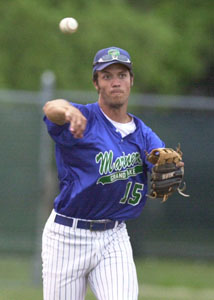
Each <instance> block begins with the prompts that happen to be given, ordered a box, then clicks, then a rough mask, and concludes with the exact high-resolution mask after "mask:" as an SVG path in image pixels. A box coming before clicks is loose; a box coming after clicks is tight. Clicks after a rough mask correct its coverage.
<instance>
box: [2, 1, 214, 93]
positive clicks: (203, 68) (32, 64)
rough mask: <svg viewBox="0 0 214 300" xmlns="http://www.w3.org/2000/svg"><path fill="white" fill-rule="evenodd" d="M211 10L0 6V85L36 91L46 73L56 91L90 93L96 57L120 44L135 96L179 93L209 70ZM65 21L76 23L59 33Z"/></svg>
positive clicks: (99, 4) (95, 4)
mask: <svg viewBox="0 0 214 300" xmlns="http://www.w3.org/2000/svg"><path fill="white" fill-rule="evenodd" d="M196 4H197V5H196ZM212 7H213V4H212V0H196V1H192V0H191V1H184V0H179V1H172V0H163V1H136V2H135V3H133V2H131V1H122V0H117V1H113V0H111V1H108V2H103V1H98V0H94V1H86V0H74V1H72V2H71V1H69V0H64V1H59V0H43V1H42V0H39V1H33V0H17V1H14V0H11V1H9V2H5V1H2V2H1V3H0V10H1V12H2V17H1V25H0V26H1V27H0V44H1V47H0V64H1V68H0V87H1V88H13V89H27V90H32V89H33V90H35V89H36V90H37V89H39V88H40V82H39V79H40V76H41V74H42V72H43V71H45V70H46V69H50V70H53V71H54V72H55V73H56V76H57V88H60V89H85V90H88V89H92V88H93V86H92V84H91V66H92V61H93V56H94V54H95V53H96V51H97V50H99V49H100V48H104V47H108V46H119V47H121V48H125V49H127V50H128V51H129V52H130V54H131V56H132V59H133V64H134V72H135V91H140V92H159V93H183V92H185V91H187V90H188V88H189V86H190V85H192V82H194V81H196V80H199V79H201V78H203V77H204V76H205V75H206V73H207V72H208V67H209V65H210V64H211V63H212V64H214V54H213V52H212V51H211V49H212V47H211V46H213V44H214V42H213V40H212V39H211V37H212V34H214V31H213V29H214V26H213V25H214V9H211V8H212ZM66 16H73V17H75V18H76V19H77V20H78V22H79V30H78V32H77V33H75V34H73V35H64V34H62V33H61V32H60V31H59V29H58V23H59V21H60V20H61V19H62V18H63V17H66Z"/></svg>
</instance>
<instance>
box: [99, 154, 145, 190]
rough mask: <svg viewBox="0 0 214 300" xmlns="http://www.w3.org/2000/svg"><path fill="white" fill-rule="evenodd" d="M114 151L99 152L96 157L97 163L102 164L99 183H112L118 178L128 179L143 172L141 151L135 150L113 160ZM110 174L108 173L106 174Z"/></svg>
mask: <svg viewBox="0 0 214 300" xmlns="http://www.w3.org/2000/svg"><path fill="white" fill-rule="evenodd" d="M113 158H114V155H113V151H112V150H110V151H109V152H107V151H105V152H104V153H103V152H99V153H98V154H97V155H96V157H95V161H96V163H97V164H98V163H99V164H100V167H99V173H100V175H104V176H101V177H100V178H99V179H98V181H97V183H102V184H110V183H113V182H114V181H117V180H126V179H128V178H129V177H132V176H137V174H140V173H142V172H143V166H142V159H141V157H140V153H139V152H133V153H129V154H127V155H125V153H124V152H123V155H122V156H120V157H117V158H116V159H115V161H113ZM106 174H108V175H106Z"/></svg>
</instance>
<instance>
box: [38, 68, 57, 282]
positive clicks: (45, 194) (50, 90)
mask: <svg viewBox="0 0 214 300" xmlns="http://www.w3.org/2000/svg"><path fill="white" fill-rule="evenodd" d="M54 93H55V74H54V73H53V72H52V71H45V72H44V73H43V74H42V75H41V93H40V99H39V101H40V103H39V110H40V111H39V113H40V115H41V117H40V120H41V124H40V144H39V156H38V157H39V159H38V165H39V196H40V199H38V211H37V225H36V226H37V228H36V242H35V254H34V266H33V268H34V269H33V282H34V284H36V285H38V284H41V278H42V262H41V244H42V231H43V227H44V224H45V221H46V219H47V217H48V215H49V213H50V210H51V203H53V198H52V197H53V194H54V191H55V190H56V188H55V187H54V186H53V184H54V182H55V181H54V178H53V177H54V175H55V173H54V170H53V167H52V164H51V162H52V147H51V146H52V142H51V139H50V137H49V136H48V134H47V130H46V126H45V124H44V122H43V110H42V107H43V105H44V104H45V102H47V101H49V100H52V99H53V98H54ZM51 201H52V202H51Z"/></svg>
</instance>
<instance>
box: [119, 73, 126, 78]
mask: <svg viewBox="0 0 214 300" xmlns="http://www.w3.org/2000/svg"><path fill="white" fill-rule="evenodd" d="M119 77H120V78H121V79H124V78H126V77H127V74H126V73H120V75H119Z"/></svg>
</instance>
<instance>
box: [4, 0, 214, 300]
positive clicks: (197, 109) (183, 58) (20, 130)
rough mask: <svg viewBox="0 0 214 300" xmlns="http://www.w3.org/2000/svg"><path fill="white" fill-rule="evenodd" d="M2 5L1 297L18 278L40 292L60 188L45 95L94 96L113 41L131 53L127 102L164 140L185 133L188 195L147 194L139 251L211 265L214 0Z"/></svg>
mask: <svg viewBox="0 0 214 300" xmlns="http://www.w3.org/2000/svg"><path fill="white" fill-rule="evenodd" d="M0 12H1V23H0V125H1V126H0V157H1V159H0V191H1V193H0V205H1V210H0V270H3V271H0V289H1V288H3V287H4V289H3V291H4V292H3V294H2V293H1V295H0V300H2V299H5V300H6V299H9V300H10V299H11V300H16V299H17V300H18V299H23V290H22V298H19V296H18V293H17V291H16V292H15V290H17V287H18V289H19V290H21V287H23V286H25V290H26V291H27V290H29V289H31V290H32V289H34V288H35V285H36V286H37V285H38V287H39V291H38V289H37V288H35V290H37V292H35V295H34V296H32V294H28V296H27V298H26V299H41V259H40V252H41V236H42V229H43V226H44V223H45V221H46V219H47V217H48V215H49V213H50V211H51V209H52V205H53V199H54V197H55V196H56V194H57V192H58V182H57V175H56V169H55V161H54V155H53V154H54V147H53V143H52V141H51V140H50V138H49V136H48V134H47V133H46V128H45V126H44V124H43V121H42V117H43V113H42V106H43V104H44V103H45V102H46V101H47V100H50V99H54V98H65V99H67V100H72V101H74V102H80V103H89V102H95V101H96V100H97V94H96V92H95V91H94V87H93V85H92V80H91V77H92V61H93V57H94V55H95V53H96V52H97V51H98V50H99V49H101V48H105V47H109V46H118V47H121V48H124V49H126V50H127V51H128V52H129V53H130V54H131V57H132V61H133V68H134V74H135V84H134V87H133V90H132V95H131V97H130V102H129V112H131V113H134V114H136V115H137V116H138V117H140V118H142V120H143V121H144V122H145V123H146V124H147V125H148V126H150V127H151V128H152V129H153V130H154V131H155V132H156V133H157V134H158V135H159V136H160V137H161V138H162V139H163V140H164V141H165V142H166V144H167V146H168V147H172V148H176V146H177V145H178V143H180V144H181V149H182V151H183V153H184V156H183V158H184V161H185V181H186V184H187V190H186V192H187V194H190V198H184V197H182V196H180V195H176V194H175V195H173V196H172V197H171V198H170V199H169V200H168V201H167V202H166V203H164V204H161V203H160V201H159V200H148V201H147V205H146V207H145V209H144V211H143V213H142V215H141V216H140V217H139V218H138V219H136V220H132V221H129V222H128V223H127V225H128V229H129V233H130V236H131V242H132V245H133V251H134V256H135V258H136V260H139V261H143V262H145V261H146V260H147V259H160V260H163V259H166V258H167V259H169V258H170V259H172V260H173V261H174V260H175V259H176V260H179V259H182V260H183V259H184V260H185V261H186V262H188V261H189V262H194V263H195V262H204V263H205V264H209V265H213V258H214V238H213V234H214V232H213V229H214V201H213V194H214V186H213V175H212V173H211V172H212V166H213V162H214V160H213V153H212V152H213V150H212V146H213V144H214V133H213V130H214V99H213V97H214V52H213V47H214V1H213V0H189V1H185V0H135V1H130V0H109V1H107V2H104V1H98V0H93V1H87V0H73V1H70V0H60V1H59V0H37V1H33V0H16V1H13V0H11V1H1V3H0ZM64 17H74V18H76V19H77V21H78V22H79V28H78V31H77V32H76V33H74V34H73V35H66V34H62V33H61V32H60V31H59V27H58V24H59V22H60V20H61V19H62V18H64ZM19 263H20V264H19ZM139 264H140V263H139ZM16 268H17V269H16ZM20 269H23V270H24V271H23V272H24V275H23V276H22V275H20V274H21V273H20ZM154 269H155V268H154ZM15 270H16V271H15ZM213 270H214V268H213V269H212V274H213V276H214V271H213ZM16 272H17V274H16V275H14V274H15V273H16ZM143 276H144V277H146V274H144V275H143ZM190 277H191V276H190ZM20 278H21V279H20ZM145 280H146V279H145ZM29 282H30V283H29ZM158 283H159V284H163V282H162V283H161V281H160V282H158ZM29 284H32V286H33V288H29ZM148 284H149V285H152V284H154V282H152V279H151V282H149V283H148ZM164 284H165V285H166V284H168V285H169V283H164ZM208 287H209V286H208ZM29 293H30V292H29ZM210 293H212V296H211V297H212V299H214V294H213V290H211V292H210ZM142 294H143V293H142ZM20 297H21V296H20ZM34 297H35V298H34ZM89 297H90V296H89ZM170 297H171V296H170ZM90 299H94V298H90ZM144 299H170V300H172V299H197V298H196V297H195V296H194V298H187V297H183V296H182V298H172V297H171V298H167V297H166V295H165V296H163V298H155V297H153V298H152V297H149V296H148V298H144ZM198 299H199V298H198ZM200 299H201V300H202V299H211V298H208V296H207V294H206V297H204V296H203V297H202V298H200Z"/></svg>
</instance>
